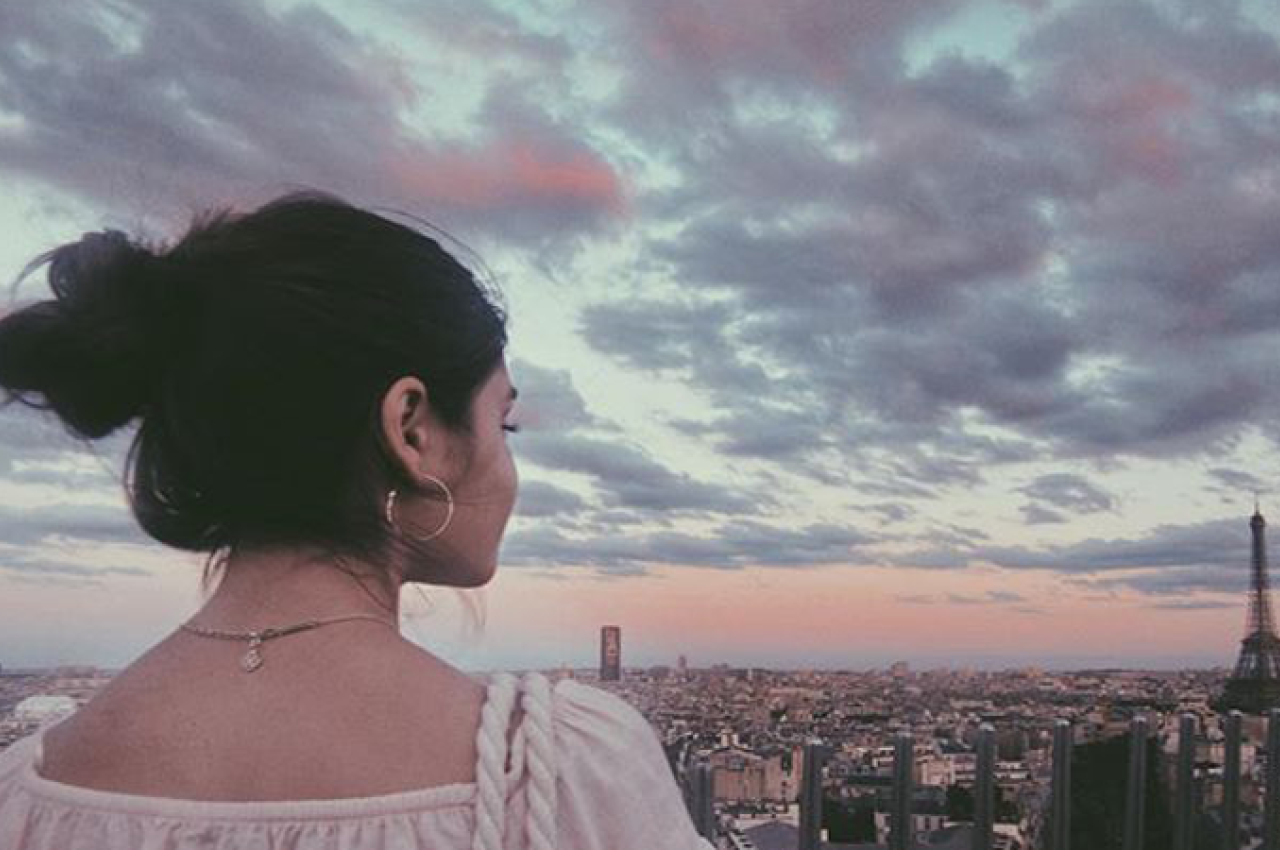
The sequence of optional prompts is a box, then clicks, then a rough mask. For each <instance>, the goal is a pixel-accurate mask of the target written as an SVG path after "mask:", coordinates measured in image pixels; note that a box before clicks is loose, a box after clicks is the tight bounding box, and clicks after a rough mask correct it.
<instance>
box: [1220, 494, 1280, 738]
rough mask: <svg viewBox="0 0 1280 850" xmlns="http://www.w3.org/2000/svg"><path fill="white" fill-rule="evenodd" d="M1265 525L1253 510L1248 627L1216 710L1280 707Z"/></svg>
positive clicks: (1278, 647)
mask: <svg viewBox="0 0 1280 850" xmlns="http://www.w3.org/2000/svg"><path fill="white" fill-rule="evenodd" d="M1266 527H1267V523H1266V520H1264V519H1263V518H1262V512H1261V511H1259V510H1258V509H1256V508H1255V509H1254V512H1253V518H1252V519H1250V520H1249V528H1250V530H1251V531H1252V532H1253V576H1252V582H1253V585H1252V588H1251V590H1250V594H1249V623H1248V627H1247V628H1246V630H1245V636H1244V640H1243V641H1241V642H1240V659H1239V660H1238V661H1237V662H1236V669H1235V672H1234V673H1232V674H1231V678H1230V679H1228V680H1227V686H1226V688H1225V689H1224V690H1223V692H1222V697H1221V699H1219V700H1218V708H1219V709H1220V710H1224V711H1225V710H1229V709H1233V708H1234V709H1239V710H1240V711H1247V712H1250V713H1253V714H1261V713H1263V712H1265V711H1266V710H1267V709H1270V708H1277V707H1280V638H1277V637H1276V629H1275V619H1274V618H1273V617H1272V615H1271V587H1270V583H1269V581H1268V578H1267V541H1266V536H1265V531H1266Z"/></svg>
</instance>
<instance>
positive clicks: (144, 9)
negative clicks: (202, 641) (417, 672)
mask: <svg viewBox="0 0 1280 850" xmlns="http://www.w3.org/2000/svg"><path fill="white" fill-rule="evenodd" d="M877 9H879V11H878V12H877ZM1213 10H1214V11H1213V14H1211V15H1210V14H1205V13H1204V12H1203V10H1201V9H1199V7H1198V4H1192V3H1185V2H1181V0H1162V1H1161V2H1137V0H1125V2H1122V3H1103V2H1098V0H1085V1H1084V2H1075V0H1071V1H1070V2H1069V1H1068V0H1019V2H1014V0H1000V2H996V0H931V2H922V3H910V4H906V3H891V4H887V5H884V6H883V8H880V6H879V4H877V3H875V2H867V3H839V2H829V0H802V1H801V2H797V3H790V4H772V3H768V2H765V0H749V2H745V3H739V4H735V5H734V6H733V7H732V13H729V12H730V7H729V6H727V5H725V4H723V3H716V2H705V3H686V2H683V0H658V2H646V3H640V2H638V0H612V2H609V3H594V4H592V3H585V2H573V0H539V2H532V3H515V2H499V0H491V2H478V3H473V4H459V3H453V2H447V0H439V2H428V3H424V4H420V5H413V6H410V5H407V4H403V3H397V2H383V3H370V4H364V5H362V6H361V7H360V8H358V9H356V8H353V7H352V6H351V4H344V3H341V2H337V0H320V2H316V3H306V2H295V1H294V0H278V2H277V0H235V2H231V3H225V4H211V5H207V6H191V5H189V4H180V5H175V4H165V3H163V2H161V0H140V2H137V3H131V4H128V5H127V6H119V5H107V4H98V3H92V2H78V3H69V4H63V5H59V6H58V7H56V8H37V7H35V6H31V7H30V8H28V7H23V6H19V7H15V8H13V9H7V10H6V11H5V12H4V13H3V20H4V23H5V29H6V32H7V33H11V34H12V37H11V38H10V39H8V40H7V41H8V43H7V44H6V45H5V46H4V47H0V174H2V175H3V177H4V180H5V182H6V188H7V189H8V191H7V193H6V203H5V204H4V205H3V208H0V228H3V231H4V233H5V236H6V238H5V239H4V240H2V241H0V279H3V280H6V281H8V280H13V279H15V278H16V277H17V276H18V274H19V272H20V271H21V270H22V268H23V267H24V265H25V264H26V263H27V262H28V261H30V260H31V259H32V258H33V257H34V256H36V255H37V254H38V253H40V252H42V251H44V250H47V249H49V248H51V247H53V246H54V245H56V244H59V243H61V242H65V241H68V240H72V239H75V238H78V237H79V236H80V234H81V233H83V232H85V231H91V230H98V229H100V228H102V227H118V228H121V229H124V230H126V231H128V232H130V233H134V234H136V235H139V236H143V237H150V238H160V239H163V238H166V237H170V236H173V235H175V234H176V233H178V232H180V231H181V230H182V229H183V227H185V225H186V223H187V220H188V218H189V216H190V214H191V213H192V212H194V211H195V210H197V209H201V208H203V207H206V206H208V205H211V204H222V203H232V204H236V205H240V206H245V205H252V204H255V203H257V202H259V201H262V200H264V199H265V198H267V197H271V196H273V195H275V194H278V193H279V192H282V191H285V190H287V189H291V188H297V187H299V186H312V187H316V188H321V189H329V190H333V191H335V192H338V193H340V194H342V195H344V196H346V197H348V198H350V199H351V200H352V201H354V202H357V203H361V204H369V205H376V206H379V207H380V208H383V209H386V210H399V211H402V212H403V213H405V214H409V215H413V216H422V217H425V218H426V219H427V220H429V221H431V222H432V223H433V224H435V225H438V226H441V227H443V228H444V229H445V230H446V231H447V232H449V233H451V234H453V235H455V236H456V237H458V239H460V240H461V242H462V244H463V245H465V246H468V247H462V246H458V245H455V246H454V247H455V249H456V250H457V251H458V253H459V255H460V257H461V258H462V259H463V260H464V261H465V262H468V263H469V264H471V265H473V266H475V267H476V268H477V270H478V271H479V272H481V273H482V274H483V275H484V276H486V277H489V278H492V280H493V281H494V282H495V283H496V284H497V285H498V286H499V288H500V289H501V291H502V293H503V295H504V297H505V299H506V301H507V304H508V307H509V311H510V316H511V328H510V332H511V334H510V335H511V347H510V352H509V353H510V361H511V372H512V376H513V380H514V382H515V384H516V385H517V386H518V387H519V389H520V402H519V403H518V405H517V413H516V418H517V419H518V420H519V421H520V424H521V426H522V430H521V432H520V433H519V434H515V435H512V437H511V438H510V439H511V446H512V449H513V452H514V454H515V456H516V460H517V463H518V465H519V467H520V471H521V477H522V489H521V495H520V499H519V502H518V504H517V509H516V515H515V517H514V519H513V521H512V523H511V526H510V528H509V532H508V537H507V539H506V541H505V543H504V546H503V550H502V556H501V563H500V566H499V570H498V573H497V575H496V577H495V579H494V581H493V582H492V583H491V585H490V586H488V587H487V588H485V589H483V591H481V592H480V593H479V594H474V595H478V596H480V597H482V598H484V599H485V600H486V601H487V604H488V608H489V624H488V627H487V630H486V632H485V633H484V634H483V635H478V634H469V633H467V632H466V631H465V622H464V611H463V609H462V608H461V606H459V605H457V604H455V598H454V596H453V594H452V592H450V591H445V590H442V589H435V588H426V593H427V594H428V595H429V596H430V597H432V598H433V599H436V600H438V601H437V611H436V614H433V615H430V616H428V615H423V616H422V617H421V618H419V619H413V620H411V621H410V622H409V624H408V625H407V626H406V634H407V635H408V636H409V637H411V638H413V639H415V640H419V641H420V642H422V643H423V645H424V646H426V647H428V648H430V649H432V650H433V651H437V652H439V653H440V654H441V655H442V656H443V657H445V658H447V659H449V660H450V661H453V662H455V663H457V664H459V665H460V666H464V667H471V668H474V669H491V668H500V667H507V666H510V667H545V668H551V667H555V666H557V665H559V664H562V663H569V664H573V665H574V666H580V667H590V666H592V664H593V663H594V658H595V654H596V652H597V649H598V647H597V646H596V639H597V637H598V630H599V627H600V626H601V625H603V624H606V623H609V624H616V625H618V626H619V627H621V628H622V629H623V631H625V632H626V635H627V642H626V647H625V652H624V664H625V663H630V662H629V661H627V660H626V659H634V660H635V663H637V664H648V663H669V664H674V663H675V659H676V658H677V657H678V656H679V655H681V654H683V655H686V656H687V657H688V658H689V659H690V664H691V665H692V666H695V667H701V666H707V665H708V664H713V663H730V664H735V665H740V666H749V665H751V664H753V663H755V664H759V665H773V666H777V667H780V668H781V667H785V668H788V669H802V668H804V667H806V666H811V667H815V668H823V667H829V668H832V669H842V668H843V667H846V666H848V667H853V668H859V667H862V666H874V665H880V664H889V663H892V662H893V661H895V660H900V659H901V660H907V661H908V662H910V663H911V664H912V665H913V666H917V665H919V666H929V665H931V664H935V663H940V662H942V661H947V662H949V663H952V664H954V665H955V666H966V665H973V666H993V667H999V666H1002V665H1006V666H1022V665H1028V664H1030V665H1037V666H1043V667H1046V668H1051V669H1061V668H1067V667H1077V666H1094V665H1097V666H1131V667H1144V666H1151V665H1155V666H1159V667H1168V668H1175V667H1181V666H1190V667H1214V666H1230V665H1231V664H1232V662H1233V660H1234V658H1235V656H1236V654H1237V649H1238V646H1239V641H1240V637H1241V634H1242V632H1243V629H1244V628H1245V624H1246V615H1247V611H1246V592H1247V589H1248V587H1249V558H1250V555H1249V547H1250V539H1249V528H1248V515H1249V512H1250V511H1251V510H1252V507H1253V503H1254V499H1255V495H1257V496H1259V497H1260V499H1261V507H1262V511H1263V513H1264V514H1266V513H1267V512H1268V509H1269V508H1271V509H1272V512H1273V513H1275V514H1277V515H1280V493H1277V492H1276V491H1275V489H1274V488H1273V487H1271V485H1270V482H1272V481H1275V480H1276V479H1277V477H1278V476H1280V429H1277V428H1276V425H1275V423H1276V422H1280V385H1275V384H1274V382H1273V381H1272V380H1271V379H1270V378H1269V372H1270V371H1272V370H1271V366H1272V364H1273V363H1274V362H1275V357H1276V355H1277V354H1278V353H1280V288H1277V287H1276V285H1275V281H1276V279H1277V275H1278V274H1280V252H1277V250H1276V246H1278V245H1280V226H1278V225H1277V222H1280V161H1278V158H1277V155H1276V153H1275V151H1276V150H1280V145H1277V143H1278V142H1280V130H1278V129H1277V128H1280V121H1278V120H1277V118H1280V107H1278V106H1277V104H1280V41H1278V38H1277V37H1278V36H1280V13H1277V11H1276V8H1275V7H1274V6H1273V5H1268V4H1265V3H1262V2H1253V0H1248V2H1246V0H1240V2H1232V1H1231V0H1223V2H1220V3H1216V4H1214V6H1213ZM208 33H218V34H219V35H220V37H219V38H218V39H215V40H214V41H216V42H217V44H215V43H213V42H212V41H210V40H209V39H208V37H207V34H208ZM225 45H232V46H234V49H224V46H225ZM90 57H92V59H90ZM282 104H288V107H289V108H288V109H282V108H281V106H282ZM450 244H453V243H450ZM16 294H17V298H18V303H26V301H28V300H29V299H32V298H36V297H46V296H47V294H48V291H47V288H46V287H45V284H44V280H43V277H42V276H40V275H35V276H32V277H30V278H28V279H27V280H26V281H25V282H24V283H23V284H22V285H21V286H20V287H19V288H18V289H17V290H16ZM129 436H130V435H129V434H128V433H120V434H117V435H114V436H113V437H112V438H111V439H109V440H107V441H105V442H104V443H102V444H100V445H99V446H98V447H96V448H95V449H94V450H93V452H94V453H86V452H84V451H82V450H80V449H79V448H78V447H77V446H76V445H75V444H74V443H72V441H71V440H69V439H68V438H66V437H65V436H63V435H61V434H60V432H59V430H58V428H57V427H56V425H55V424H53V423H51V422H48V421H46V420H43V419H41V418H40V417H39V416H37V415H35V414H33V413H32V412H30V411H24V410H19V409H18V408H17V406H14V407H11V408H9V409H6V410H4V411H0V664H5V665H6V666H9V665H12V666H14V667H23V666H48V665H54V664H57V663H70V664H75V663H88V664H95V665H100V666H106V667H114V666H118V665H122V664H125V663H127V662H128V661H129V660H131V659H132V658H133V657H135V656H136V655H137V654H138V653H140V652H142V651H143V650H144V649H145V648H146V647H147V646H149V645H151V644H152V643H154V642H155V641H157V640H159V639H160V638H162V637H163V636H164V635H165V634H167V633H168V632H169V631H171V630H172V629H174V628H176V627H177V624H178V623H179V622H181V621H183V620H184V619H186V617H187V616H189V615H190V614H191V613H194V611H195V610H196V608H197V607H198V605H199V602H200V600H199V594H198V582H199V572H200V559H199V558H198V557H196V556H191V555H189V554H184V553H179V552H176V551H173V550H166V549H164V548H163V547H161V546H159V545H158V544H155V543H154V542H152V541H149V540H148V539H147V538H145V537H144V536H143V535H142V534H141V532H140V531H139V530H138V529H137V527H136V524H135V523H134V521H133V519H132V517H131V516H130V515H129V513H128V511H127V508H126V506H125V503H124V500H123V494H122V492H121V490H120V486H119V484H118V480H117V476H118V473H119V471H120V463H121V460H122V458H123V455H124V451H125V449H126V447H127V440H128V437H129ZM417 596H418V595H417V593H415V592H412V591H410V592H409V593H407V594H406V596H405V601H404V605H405V607H406V608H407V609H409V610H410V611H411V612H419V613H420V612H421V611H422V609H423V606H422V605H421V604H420V601H419V600H418V599H417ZM67 622H71V623H74V624H76V628H74V629H68V628H66V626H65V625H64V624H65V623H67ZM659 659H663V661H659Z"/></svg>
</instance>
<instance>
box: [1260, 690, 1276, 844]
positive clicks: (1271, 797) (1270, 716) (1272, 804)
mask: <svg viewBox="0 0 1280 850" xmlns="http://www.w3.org/2000/svg"><path fill="white" fill-rule="evenodd" d="M1262 850H1280V708H1273V709H1271V711H1269V712H1267V802H1266V807H1265V809H1264V811H1263V815H1262Z"/></svg>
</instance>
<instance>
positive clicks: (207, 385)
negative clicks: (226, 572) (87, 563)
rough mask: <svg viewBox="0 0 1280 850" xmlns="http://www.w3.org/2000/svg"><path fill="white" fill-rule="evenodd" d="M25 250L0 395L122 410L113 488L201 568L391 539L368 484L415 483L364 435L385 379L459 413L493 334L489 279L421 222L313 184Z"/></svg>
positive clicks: (116, 422) (74, 412)
mask: <svg viewBox="0 0 1280 850" xmlns="http://www.w3.org/2000/svg"><path fill="white" fill-rule="evenodd" d="M44 265H47V267H48V279H49V284H50V286H51V288H52V289H53V293H54V296H55V297H54V298H52V299H50V300H46V301H40V302H37V303H35V304H32V305H30V306H26V307H23V308H21V309H18V310H16V311H13V312H10V313H9V314H8V315H6V316H4V318H3V319H0V387H3V389H4V390H5V391H6V398H5V400H4V402H3V404H4V405H8V404H9V403H11V402H13V401H15V400H16V401H20V402H22V403H23V404H26V405H28V406H31V407H36V408H40V409H46V410H52V411H53V412H54V413H56V414H57V415H58V417H59V418H60V419H61V420H62V421H63V423H65V425H66V427H67V428H68V429H69V430H70V431H71V432H72V433H73V434H75V435H76V436H78V437H80V438H84V439H92V438H98V437H103V436H106V435H108V434H110V433H112V432H114V431H116V430H117V429H119V428H121V427H122V426H124V425H126V424H128V423H130V422H131V421H133V420H134V419H138V420H140V424H139V426H138V429H137V432H136V434H135V435H134V437H133V442H132V443H131V445H130V448H129V452H128V456H127V459H126V462H125V470H124V481H123V483H124V486H125V488H126V493H127V496H128V499H129V503H130V506H131V508H132V510H133V513H134V515H135V516H136V517H137V519H138V522H139V523H140V524H141V526H142V528H143V529H144V530H145V531H146V532H147V533H148V534H150V535H151V536H152V537H154V538H155V539H156V540H159V541H160V542H162V543H165V544H168V545H170V546H174V547H177V548H179V549H184V550H188V551H195V552H208V553H210V555H211V558H210V560H209V561H208V562H206V568H205V581H206V583H207V582H208V579H209V574H210V569H211V568H212V567H213V566H214V563H213V562H214V560H215V559H216V558H217V557H218V556H219V554H220V553H223V554H225V553H226V552H227V551H228V550H234V549H238V548H240V547H242V546H246V545H252V544H299V543H303V544H318V545H320V546H322V547H324V548H325V549H326V550H327V551H330V552H333V553H336V554H340V555H356V556H359V557H362V558H366V559H373V560H375V561H376V559H378V558H382V557H386V556H387V555H388V553H389V552H390V551H391V550H390V549H389V548H388V547H389V546H390V547H394V546H395V545H404V544H403V541H399V540H396V539H395V537H394V535H389V534H388V528H387V526H386V525H385V522H384V521H383V519H382V498H383V497H384V495H385V492H386V487H388V486H397V487H401V488H406V487H408V488H413V487H414V486H415V482H412V481H406V480H402V479H400V478H398V477H397V476H396V475H395V473H394V471H393V470H394V467H393V466H392V465H391V464H390V463H389V458H388V456H387V454H386V452H385V451H384V450H383V447H382V444H381V441H380V440H379V439H377V438H376V436H375V435H377V434H380V433H381V431H380V429H379V428H378V427H377V423H378V417H379V416H380V406H381V401H382V398H383V396H384V395H385V393H386V390H387V389H388V387H389V386H390V385H391V384H392V383H393V382H394V381H395V380H396V379H398V378H400V377H402V376H405V375H415V376H418V377H419V378H420V379H421V380H422V382H423V384H425V385H426V387H427V396H428V403H429V405H430V406H431V408H432V410H433V411H434V412H435V413H436V414H437V415H438V416H439V417H440V418H441V420H442V421H443V422H445V423H446V424H447V425H448V426H450V427H452V428H455V429H458V430H460V431H466V430H467V429H468V427H469V411H470V406H471V400H472V398H473V397H474V395H475V392H476V390H477V389H478V388H479V386H480V385H481V384H482V383H483V382H484V381H485V379H486V378H487V377H488V376H489V375H490V374H491V373H492V371H493V370H494V369H495V368H496V367H497V365H498V364H499V362H500V361H501V358H502V355H503V350H504V348H505V345H506V330H505V316H504V313H503V311H502V309H501V307H500V306H499V304H498V302H497V299H496V296H495V295H494V294H493V293H492V292H490V291H489V290H487V289H486V288H485V287H482V286H481V284H480V283H479V282H478V281H477V280H476V278H475V277H474V276H473V275H472V274H471V272H470V271H468V270H467V269H466V268H465V267H464V266H463V265H461V264H460V263H459V262H458V261H457V260H455V259H454V258H453V257H452V256H451V255H450V254H449V253H448V252H447V251H446V250H445V249H444V248H442V247H441V246H440V244H439V243H438V242H437V241H436V240H435V239H433V238H431V237H430V236H427V235H425V234H424V233H422V232H419V231H418V230H417V229H414V228H412V227H409V226H406V225H404V224H400V223H398V222H395V221H391V220H389V219H387V218H384V217H382V216H380V215H377V214H374V213H372V212H369V211H367V210H363V209H359V208H357V207H354V206H352V205H350V204H347V203H345V202H344V201H341V200H339V199H337V198H333V197H330V196H327V195H321V194H316V193H306V194H292V195H287V196H285V197H282V198H279V199H277V200H275V201H273V202H271V203H268V204H266V205H265V206H262V207H260V208H258V209H257V210H254V211H253V212H249V213H239V214H237V213H232V212H229V211H221V212H216V213H211V214H205V215H203V216H200V217H197V219H196V220H195V222H194V223H193V224H192V226H191V228H190V229H189V230H188V231H187V233H186V234H185V236H183V237H182V238H181V239H180V240H179V241H177V242H176V243H175V244H172V245H168V246H158V247H150V246H147V245H144V244H141V243H139V242H137V241H134V240H131V239H130V238H129V237H127V236H126V235H124V234H122V233H120V232H118V231H105V232H100V233H92V234H87V235H86V236H84V237H83V238H82V239H80V240H79V241H78V242H74V243H71V244H67V245H63V246H62V247H59V248H56V249H54V250H52V251H50V252H48V253H47V254H44V255H42V256H40V257H38V258H36V260H35V261H33V262H32V263H31V265H29V266H28V267H27V272H26V273H30V272H31V271H32V270H34V269H36V268H39V267H40V266H44ZM26 273H24V276H25V274H26ZM428 489H429V488H428ZM426 492H427V491H423V494H424V495H426Z"/></svg>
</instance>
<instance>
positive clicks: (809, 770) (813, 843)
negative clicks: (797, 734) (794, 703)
mask: <svg viewBox="0 0 1280 850" xmlns="http://www.w3.org/2000/svg"><path fill="white" fill-rule="evenodd" d="M824 757H825V751H824V748H823V746H822V741H820V740H818V739H817V738H810V739H809V740H808V741H806V742H805V745H804V775H803V777H802V778H801V780H800V850H822V762H823V759H824Z"/></svg>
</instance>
